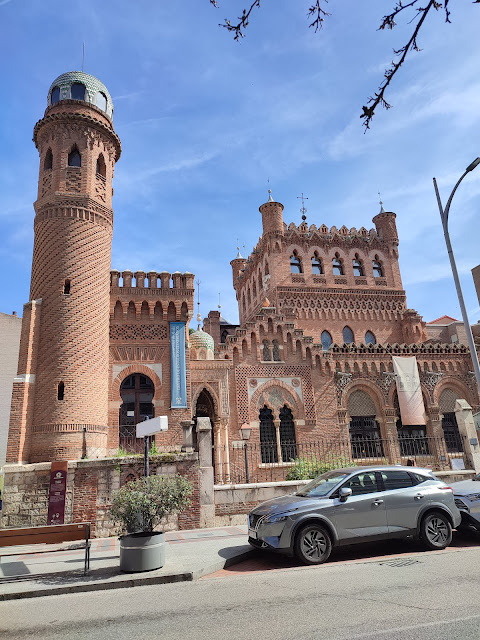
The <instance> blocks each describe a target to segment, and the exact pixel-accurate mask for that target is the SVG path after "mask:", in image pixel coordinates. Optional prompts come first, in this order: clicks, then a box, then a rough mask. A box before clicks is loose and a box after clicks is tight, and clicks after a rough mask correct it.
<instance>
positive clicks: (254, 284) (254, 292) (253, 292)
mask: <svg viewBox="0 0 480 640" xmlns="http://www.w3.org/2000/svg"><path fill="white" fill-rule="evenodd" d="M252 295H253V299H254V300H255V298H256V297H257V285H256V283H255V278H254V279H253V284H252Z"/></svg>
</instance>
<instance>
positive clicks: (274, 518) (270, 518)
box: [264, 515, 288, 524]
mask: <svg viewBox="0 0 480 640" xmlns="http://www.w3.org/2000/svg"><path fill="white" fill-rule="evenodd" d="M287 518H288V516H287V515H280V516H268V517H267V518H265V520H264V522H266V523H268V524H273V523H275V522H283V521H284V520H286V519H287Z"/></svg>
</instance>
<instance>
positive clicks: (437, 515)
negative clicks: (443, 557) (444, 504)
mask: <svg viewBox="0 0 480 640" xmlns="http://www.w3.org/2000/svg"><path fill="white" fill-rule="evenodd" d="M420 538H421V540H422V542H423V544H424V545H425V546H426V547H427V549H445V547H448V545H449V544H450V543H451V541H452V525H451V524H450V521H449V520H448V517H447V516H446V515H445V514H443V513H441V512H440V511H432V512H431V513H427V515H426V516H424V518H423V519H422V522H421V524H420Z"/></svg>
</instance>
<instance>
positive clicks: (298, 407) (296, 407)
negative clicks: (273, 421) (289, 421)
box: [248, 380, 305, 422]
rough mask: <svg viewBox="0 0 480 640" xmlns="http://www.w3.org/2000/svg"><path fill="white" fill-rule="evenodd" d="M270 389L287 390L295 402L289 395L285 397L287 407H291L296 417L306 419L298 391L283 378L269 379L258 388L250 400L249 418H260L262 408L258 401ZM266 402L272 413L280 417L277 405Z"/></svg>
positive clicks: (253, 419) (284, 402) (252, 419)
mask: <svg viewBox="0 0 480 640" xmlns="http://www.w3.org/2000/svg"><path fill="white" fill-rule="evenodd" d="M269 389H282V390H284V391H286V392H287V393H288V394H289V395H290V397H291V398H292V400H293V404H292V402H291V401H290V400H289V399H288V397H287V398H285V397H284V399H283V404H285V405H287V407H288V408H289V409H291V411H292V413H293V415H294V418H295V419H297V420H304V419H305V409H304V406H303V402H302V401H301V399H300V396H299V395H298V393H297V392H296V391H295V390H294V389H293V388H292V387H290V386H289V385H288V384H286V383H285V382H283V380H268V381H267V382H264V383H263V384H262V385H260V387H259V388H258V389H256V391H255V392H254V394H253V395H252V398H251V400H250V402H249V407H248V415H249V420H250V421H251V422H252V421H256V420H258V412H259V410H260V407H259V406H258V401H259V399H260V396H261V395H262V394H263V393H265V391H268V390H269ZM265 404H267V406H268V407H269V408H270V409H271V410H272V413H273V414H274V416H275V418H277V419H278V417H279V415H278V411H276V410H275V407H273V406H272V403H271V402H267V403H265ZM282 406H283V405H282Z"/></svg>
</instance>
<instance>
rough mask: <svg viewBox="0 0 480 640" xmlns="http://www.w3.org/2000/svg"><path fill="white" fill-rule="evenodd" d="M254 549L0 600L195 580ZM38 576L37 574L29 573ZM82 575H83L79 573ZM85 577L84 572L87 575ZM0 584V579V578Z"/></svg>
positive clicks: (20, 593)
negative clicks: (192, 565)
mask: <svg viewBox="0 0 480 640" xmlns="http://www.w3.org/2000/svg"><path fill="white" fill-rule="evenodd" d="M255 553H256V550H255V549H248V550H247V551H243V552H242V553H240V554H238V555H236V556H234V557H232V558H226V559H225V560H218V561H217V562H213V563H211V564H209V565H207V566H206V567H203V568H202V569H197V570H195V571H185V572H180V573H171V574H167V575H161V576H155V575H153V576H152V575H143V574H136V575H135V577H133V576H132V575H131V574H130V575H128V574H127V575H122V574H121V575H120V576H118V578H119V579H115V580H111V579H106V580H96V581H92V582H90V583H76V584H69V585H65V586H59V587H50V588H44V587H42V588H38V589H28V590H25V591H17V592H15V593H3V594H2V593H0V602H2V601H8V600H22V599H27V598H40V597H44V596H56V595H63V594H66V593H82V592H88V591H107V590H110V589H126V588H129V587H138V586H149V585H156V584H171V583H174V582H192V581H193V580H198V579H199V578H202V577H203V576H206V575H209V574H210V573H215V572H216V571H220V570H221V569H225V568H228V567H231V566H233V565H235V564H237V563H239V562H243V561H244V560H246V559H247V558H250V557H251V556H252V555H254V554H255ZM48 575H49V576H57V577H61V576H65V577H67V576H72V572H71V571H70V572H65V571H62V572H59V573H51V574H48ZM31 577H38V576H31ZM82 577H83V576H82ZM87 577H88V576H87ZM115 577H117V576H115ZM0 585H1V581H0Z"/></svg>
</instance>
